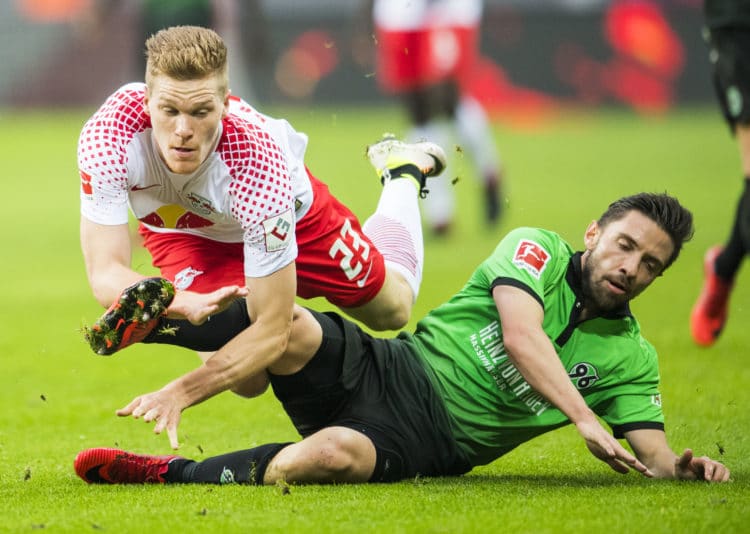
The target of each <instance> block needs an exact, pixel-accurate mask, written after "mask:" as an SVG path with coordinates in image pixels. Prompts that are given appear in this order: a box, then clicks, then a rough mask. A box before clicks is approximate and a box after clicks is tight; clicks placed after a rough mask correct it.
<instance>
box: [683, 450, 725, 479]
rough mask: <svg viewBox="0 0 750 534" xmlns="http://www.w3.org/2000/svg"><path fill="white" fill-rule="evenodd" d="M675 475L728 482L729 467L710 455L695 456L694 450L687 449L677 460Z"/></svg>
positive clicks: (684, 477)
mask: <svg viewBox="0 0 750 534" xmlns="http://www.w3.org/2000/svg"><path fill="white" fill-rule="evenodd" d="M675 477H676V478H681V479H688V480H706V481H708V482H726V481H727V480H729V469H727V468H726V466H725V465H724V464H722V463H720V462H717V461H716V460H712V459H711V458H709V457H708V456H700V457H698V458H696V457H695V456H693V451H692V450H690V449H685V451H684V452H683V453H682V456H680V457H679V458H677V460H676V461H675Z"/></svg>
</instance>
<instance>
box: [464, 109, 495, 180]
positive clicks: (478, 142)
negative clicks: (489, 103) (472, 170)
mask: <svg viewBox="0 0 750 534" xmlns="http://www.w3.org/2000/svg"><path fill="white" fill-rule="evenodd" d="M456 131H457V132H458V137H459V139H460V142H461V143H462V144H463V145H464V146H465V148H466V151H467V152H468V153H469V155H470V156H471V157H472V158H473V159H474V164H475V166H476V169H477V171H479V173H480V174H481V176H482V177H483V178H484V179H485V180H486V179H487V178H488V177H495V178H497V177H498V176H499V174H500V155H499V154H498V151H497V148H496V147H495V140H494V136H493V134H492V128H491V127H490V123H489V120H488V119H487V113H486V112H485V110H484V108H483V107H482V105H481V104H480V103H479V102H477V101H476V100H475V99H474V98H472V97H470V96H463V97H461V100H460V102H459V103H458V107H457V108H456Z"/></svg>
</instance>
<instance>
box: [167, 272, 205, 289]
mask: <svg viewBox="0 0 750 534" xmlns="http://www.w3.org/2000/svg"><path fill="white" fill-rule="evenodd" d="M202 274H203V271H199V270H198V269H193V268H192V267H185V268H184V269H183V270H181V271H180V272H179V273H177V274H176V275H175V277H174V287H175V289H179V290H181V291H183V290H185V289H187V288H189V287H190V286H191V285H193V281H194V280H195V277H196V276H200V275H202Z"/></svg>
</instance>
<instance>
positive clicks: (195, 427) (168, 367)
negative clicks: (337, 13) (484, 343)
mask: <svg viewBox="0 0 750 534" xmlns="http://www.w3.org/2000/svg"><path fill="white" fill-rule="evenodd" d="M90 111H91V110H83V111H81V112H65V113H7V112H6V113H4V114H2V115H0V147H2V153H3V155H4V156H3V168H2V173H3V178H2V184H3V185H2V191H3V192H2V199H3V202H2V206H3V208H2V210H0V221H1V222H2V225H1V227H2V228H3V247H2V248H3V254H2V260H1V261H0V284H1V285H2V292H0V295H1V297H2V306H0V325H2V326H1V331H2V334H1V335H0V355H1V357H2V360H1V361H2V373H0V377H2V378H1V380H2V387H0V403H1V409H0V502H1V503H2V509H1V512H0V532H6V531H7V532H30V531H42V532H100V531H101V532H117V533H120V532H139V533H143V532H172V533H174V532H197V531H203V532H303V531H317V532H369V531H374V532H491V531H499V532H549V533H553V532H554V533H558V532H582V531H594V532H613V533H614V532H650V533H654V532H657V533H658V532H712V533H726V532H740V531H745V530H744V529H745V528H747V527H746V524H747V522H748V520H750V506H749V505H750V488H749V485H748V476H749V475H750V460H748V458H749V457H750V415H748V407H750V393H749V391H750V387H748V386H750V351H749V350H748V346H749V345H750V334H749V333H748V328H747V325H748V321H750V310H748V303H749V302H750V275H749V274H748V272H747V270H745V271H743V272H741V273H740V276H739V278H738V280H737V288H736V291H735V293H734V295H733V298H732V303H731V316H730V322H729V324H728V326H727V328H726V331H725V333H724V335H723V337H722V338H721V340H720V342H719V343H718V344H717V345H716V346H715V347H714V348H711V349H709V350H705V349H699V348H696V347H695V346H694V345H693V344H692V342H691V341H690V339H689V333H688V315H689V312H690V307H691V305H692V303H693V301H694V299H695V297H696V295H697V293H698V291H699V287H700V282H701V268H702V266H701V264H702V262H701V260H702V255H703V252H704V250H705V249H706V247H708V246H709V245H711V244H713V243H717V242H720V241H723V240H724V238H725V237H726V234H727V232H728V229H729V224H730V219H731V217H732V214H733V211H734V207H735V202H736V199H737V197H738V194H739V191H740V187H741V173H740V171H739V161H738V157H737V153H736V148H735V146H734V143H733V141H732V139H731V137H730V136H729V135H728V133H727V131H726V128H725V127H724V125H723V123H722V121H721V120H720V117H719V113H718V111H717V110H716V109H715V108H713V107H711V108H707V109H698V110H693V109H690V110H681V111H678V112H675V113H672V114H670V115H668V116H664V117H659V118H650V119H644V118H639V117H636V116H634V115H632V114H629V113H624V112H607V113H599V114H565V115H561V116H559V117H557V118H556V119H555V120H553V121H550V122H548V123H543V124H537V125H534V126H529V125H525V126H524V127H522V128H515V127H512V125H509V124H503V123H498V124H497V125H496V128H495V134H496V141H497V144H498V147H499V148H500V150H501V152H502V154H503V159H504V161H505V164H506V168H507V188H506V193H507V205H506V214H505V217H504V218H503V220H502V221H501V223H500V225H499V226H498V227H497V228H495V229H491V230H490V229H487V228H485V227H484V226H483V225H482V218H481V214H482V211H481V208H482V205H481V203H480V202H479V196H478V195H479V190H478V186H477V183H476V181H475V180H474V179H473V174H472V169H471V165H470V164H469V162H468V157H467V155H466V154H465V153H464V154H461V153H460V152H457V151H453V150H450V152H451V153H452V154H453V156H452V157H453V159H454V165H453V166H452V168H451V170H450V172H451V173H452V175H453V176H455V177H457V178H458V181H457V183H456V193H457V197H458V206H459V217H458V220H457V225H456V228H455V232H454V233H453V235H452V236H451V237H450V238H448V239H445V240H437V239H434V238H432V237H429V236H428V237H427V238H426V242H425V246H426V266H425V272H424V283H423V286H422V291H421V294H420V296H419V300H418V303H417V306H416V309H415V313H414V317H415V319H416V318H419V317H420V316H421V315H423V314H424V313H425V312H426V311H427V310H429V309H430V308H432V307H433V306H435V305H437V304H439V303H440V302H442V301H443V300H444V299H445V298H446V297H448V296H449V295H450V294H452V293H453V292H454V291H455V290H456V289H458V288H459V287H460V286H461V285H462V284H463V283H464V282H465V280H466V279H467V277H468V276H469V274H470V272H471V271H472V269H473V268H474V267H475V265H476V264H477V263H478V262H479V261H481V260H482V259H483V258H484V257H485V256H486V255H487V254H489V252H490V250H491V249H492V247H493V246H494V245H495V243H496V242H497V240H498V239H499V238H500V236H501V235H502V234H503V233H504V232H505V231H507V230H508V229H510V228H513V227H515V226H520V225H531V226H543V227H548V228H551V229H554V230H556V231H558V232H559V233H561V234H562V235H563V236H564V237H566V238H567V239H568V240H569V241H571V242H572V243H573V244H575V245H576V246H579V247H581V246H582V239H583V232H584V229H585V227H586V225H587V224H588V223H589V222H590V220H592V219H594V218H596V217H597V216H598V215H599V214H600V213H601V211H602V210H603V209H604V208H605V206H606V204H607V203H608V202H609V201H611V200H613V199H615V198H616V197H619V196H621V195H625V194H629V193H633V192H637V191H640V190H649V191H668V192H670V193H673V194H675V195H677V196H679V197H680V198H681V199H682V200H683V202H684V203H685V204H686V205H687V206H688V207H690V208H691V209H692V210H693V211H694V214H695V217H696V224H697V233H696V236H695V238H694V240H693V241H692V242H691V243H688V244H687V246H686V248H685V250H684V252H683V255H682V257H681V258H680V259H679V260H678V262H677V263H676V264H675V265H674V266H673V267H671V268H670V269H669V271H668V272H667V273H666V275H665V276H664V277H663V278H661V279H659V280H657V281H656V282H655V283H654V285H653V287H652V288H651V289H649V290H648V291H647V292H646V293H645V294H644V295H643V296H642V297H640V298H639V299H638V300H636V301H635V302H634V303H633V309H634V312H635V314H636V316H637V317H638V318H639V319H640V321H641V324H642V328H643V331H644V334H645V335H646V337H647V338H648V339H649V340H650V341H651V342H652V343H653V344H654V345H655V346H656V347H657V349H658V350H659V353H660V358H661V375H662V382H663V387H662V394H663V400H664V411H665V414H666V425H667V430H668V435H669V439H670V443H671V445H672V447H673V448H674V449H675V450H677V451H681V450H682V449H683V448H685V447H692V448H694V450H695V451H696V452H697V453H698V454H708V455H710V456H712V457H715V458H719V459H721V460H722V461H724V462H725V463H726V464H727V465H728V466H729V467H730V468H731V469H732V473H733V474H732V479H733V481H732V482H731V483H729V484H725V485H707V484H702V483H679V482H654V481H649V480H646V479H644V478H642V477H641V476H639V475H636V474H634V473H631V474H629V475H626V476H621V475H618V474H616V473H614V472H612V471H610V470H609V468H608V467H607V466H606V465H604V464H602V463H601V462H598V461H597V460H595V459H594V458H593V457H592V456H591V455H590V454H589V453H588V451H587V450H586V447H585V446H584V444H583V443H582V442H581V440H580V439H578V438H577V436H576V435H575V433H574V432H573V430H572V429H571V428H569V427H568V428H565V429H562V430H559V431H557V432H553V433H551V434H548V435H545V436H543V437H541V438H539V439H537V440H535V441H533V442H531V443H528V444H526V445H524V446H522V447H520V448H518V449H517V450H515V451H513V452H512V453H510V454H509V455H507V456H506V457H504V458H502V459H500V460H498V461H496V462H494V463H492V464H490V465H488V466H484V467H481V468H478V469H476V470H474V471H473V472H472V473H470V474H468V475H466V476H464V477H460V478H455V479H428V478H420V479H416V480H408V481H405V482H402V483H398V484H392V485H371V486H366V485H363V486H328V487H315V486H292V487H291V488H290V491H288V492H286V491H282V489H281V488H274V487H261V488H258V487H240V486H231V487H209V486H172V487H160V486H135V487H101V486H99V487H97V486H88V485H86V484H84V483H83V482H81V481H80V480H79V479H78V478H77V477H76V476H75V473H74V472H73V468H72V462H73V458H74V457H75V455H76V453H77V452H78V451H79V450H81V449H83V448H87V447H94V446H120V447H122V448H126V449H129V450H134V451H138V452H149V453H158V454H166V453H168V452H169V447H168V441H167V439H166V436H155V435H154V434H153V433H152V432H151V428H150V426H149V425H147V424H144V423H143V422H140V421H134V420H130V419H119V418H117V417H116V416H115V415H114V411H115V409H117V408H119V407H121V406H124V405H125V404H126V403H127V402H129V401H130V400H131V399H132V398H133V397H134V396H136V395H137V394H140V393H144V392H147V391H153V390H155V389H157V388H159V387H160V386H161V385H163V384H164V383H166V382H167V381H168V380H170V379H171V378H173V377H175V376H177V375H178V374H181V373H183V372H185V371H187V370H189V369H191V368H192V367H194V366H196V365H197V363H198V359H197V357H196V356H195V355H194V354H192V353H190V352H188V351H184V350H180V349H176V348H168V347H153V346H152V347H147V346H136V347H133V348H130V349H128V350H127V351H125V352H123V353H121V354H117V355H115V356H112V357H109V358H104V357H99V356H96V355H94V354H93V353H91V352H90V351H89V350H88V347H87V346H86V345H85V344H84V342H83V340H82V337H81V334H80V332H79V329H80V327H81V325H82V324H84V323H91V322H92V321H94V320H95V319H96V317H97V316H98V315H99V314H100V312H101V309H100V308H99V306H98V305H97V304H96V302H95V301H94V299H93V297H92V296H91V293H90V290H89V288H88V285H87V282H86V277H85V273H84V267H83V261H82V258H81V253H80V247H79V244H78V191H79V183H78V177H77V172H76V140H77V135H78V132H79V130H80V127H81V125H82V123H83V121H84V120H85V118H86V116H87V115H88V113H89V112H90ZM276 111H278V113H276V114H277V115H279V114H281V113H283V114H284V115H285V116H287V117H288V118H289V119H290V121H291V122H292V124H294V125H295V126H296V127H297V128H298V129H300V130H302V131H305V132H307V133H308V134H309V135H310V140H311V141H310V146H309V161H308V163H309V166H310V168H311V169H312V171H313V173H314V174H316V175H317V176H319V177H320V178H322V179H323V180H325V181H327V182H328V183H329V184H330V187H331V189H332V190H333V191H334V193H335V194H337V195H338V196H339V197H340V198H341V199H342V200H344V201H345V202H346V203H348V204H349V205H350V206H351V207H352V208H353V209H354V211H355V212H356V213H357V214H358V215H360V217H361V218H362V219H364V218H365V217H366V216H367V215H368V214H369V213H371V212H372V210H373V209H374V207H375V203H376V201H377V197H378V193H379V187H380V186H379V184H378V183H377V180H376V178H375V176H374V174H373V172H372V170H371V169H370V167H369V165H368V163H367V161H366V158H365V156H364V149H365V146H366V145H367V144H368V143H369V142H371V141H373V140H375V139H376V138H377V137H378V136H379V135H380V134H382V133H383V132H386V131H393V132H396V133H397V134H403V133H404V131H405V123H404V120H403V117H402V116H401V113H400V110H398V109H396V108H387V109H356V110H355V109H335V110H334V109H320V108H316V109H314V110H312V111H309V110H303V109H293V110H276ZM135 263H136V266H138V267H139V268H140V269H141V270H142V271H143V272H145V273H150V272H153V271H152V268H151V267H150V264H149V260H148V257H147V256H146V255H145V254H144V253H143V252H142V251H139V252H138V253H137V256H136V258H135ZM312 305H314V306H316V307H320V308H324V307H326V304H325V303H324V302H320V301H315V302H313V303H312ZM180 430H181V433H180V437H181V441H182V443H183V445H182V448H181V453H182V454H184V455H186V456H189V457H193V458H196V459H200V458H205V457H207V456H212V455H215V454H220V453H223V452H227V451H229V450H235V449H240V448H247V447H252V446H254V445H257V444H261V443H265V442H269V441H281V440H294V439H296V434H295V432H294V429H293V428H292V426H291V424H290V423H289V422H288V421H287V420H286V418H285V416H284V414H283V412H282V410H281V408H280V406H279V405H278V403H277V402H276V401H275V399H274V398H273V396H272V395H271V394H270V393H267V394H266V395H264V396H263V397H261V398H260V399H257V400H253V401H243V400H241V399H239V398H236V397H234V396H232V395H231V394H229V393H225V394H222V395H220V396H218V397H216V398H214V399H211V400H210V401H208V402H205V403H203V404H202V405H199V406H197V407H195V408H193V409H190V410H188V411H187V412H185V413H184V414H183V422H182V426H181V428H180Z"/></svg>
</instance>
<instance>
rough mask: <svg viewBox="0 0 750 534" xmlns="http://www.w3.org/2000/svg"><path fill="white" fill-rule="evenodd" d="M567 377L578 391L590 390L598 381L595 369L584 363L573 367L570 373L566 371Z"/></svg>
mask: <svg viewBox="0 0 750 534" xmlns="http://www.w3.org/2000/svg"><path fill="white" fill-rule="evenodd" d="M568 376H569V377H570V379H571V380H572V381H573V383H574V384H575V386H576V387H577V388H578V389H586V388H590V387H591V386H593V385H594V383H595V382H596V381H597V380H599V373H598V372H597V370H596V367H594V366H593V365H591V364H590V363H586V362H581V363H577V364H575V365H573V367H571V368H570V371H568Z"/></svg>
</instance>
